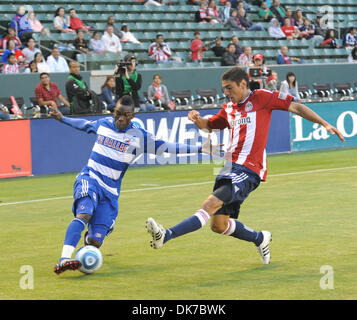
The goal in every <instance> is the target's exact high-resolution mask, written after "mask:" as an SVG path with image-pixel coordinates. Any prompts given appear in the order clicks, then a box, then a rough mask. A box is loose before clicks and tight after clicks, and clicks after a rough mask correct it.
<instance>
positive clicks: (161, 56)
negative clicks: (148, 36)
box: [149, 34, 172, 63]
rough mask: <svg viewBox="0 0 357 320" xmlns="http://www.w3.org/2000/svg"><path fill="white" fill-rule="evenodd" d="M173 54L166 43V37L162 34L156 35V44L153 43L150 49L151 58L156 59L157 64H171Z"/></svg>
mask: <svg viewBox="0 0 357 320" xmlns="http://www.w3.org/2000/svg"><path fill="white" fill-rule="evenodd" d="M171 54H172V53H171V49H170V47H169V45H168V44H167V43H165V42H164V36H163V35H162V34H158V35H156V42H153V43H152V44H151V45H150V47H149V57H150V58H152V59H154V60H155V61H156V63H165V62H169V59H170V57H171Z"/></svg>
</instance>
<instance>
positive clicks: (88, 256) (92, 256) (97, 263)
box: [75, 246, 103, 273]
mask: <svg viewBox="0 0 357 320" xmlns="http://www.w3.org/2000/svg"><path fill="white" fill-rule="evenodd" d="M75 259H76V260H79V261H80V262H81V263H82V266H81V267H80V268H79V270H80V271H82V272H83V273H94V272H96V271H98V270H99V269H100V267H101V266H102V264H103V256H102V253H101V252H100V250H99V249H98V248H96V247H94V246H84V247H82V248H79V249H78V251H77V253H76V256H75Z"/></svg>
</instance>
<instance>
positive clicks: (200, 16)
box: [195, 1, 212, 23]
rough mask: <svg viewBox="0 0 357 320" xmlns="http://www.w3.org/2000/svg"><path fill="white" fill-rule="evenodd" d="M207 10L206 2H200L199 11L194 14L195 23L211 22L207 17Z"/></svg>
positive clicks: (210, 18) (208, 16) (209, 17)
mask: <svg viewBox="0 0 357 320" xmlns="http://www.w3.org/2000/svg"><path fill="white" fill-rule="evenodd" d="M207 9H208V5H207V2H205V1H202V2H201V3H200V9H199V10H198V11H196V12H195V22H208V23H210V22H211V21H212V17H211V16H210V15H208V12H207Z"/></svg>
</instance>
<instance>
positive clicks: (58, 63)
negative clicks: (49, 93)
mask: <svg viewBox="0 0 357 320" xmlns="http://www.w3.org/2000/svg"><path fill="white" fill-rule="evenodd" d="M47 64H48V67H49V68H50V72H69V68H68V64H67V61H66V60H65V59H64V58H63V57H61V56H60V51H59V49H58V48H56V47H55V48H53V49H52V53H51V55H49V56H48V57H47ZM37 67H38V65H37Z"/></svg>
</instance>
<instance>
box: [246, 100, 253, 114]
mask: <svg viewBox="0 0 357 320" xmlns="http://www.w3.org/2000/svg"><path fill="white" fill-rule="evenodd" d="M252 110H253V103H252V102H251V101H248V102H247V104H246V105H245V111H246V112H249V111H252Z"/></svg>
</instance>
